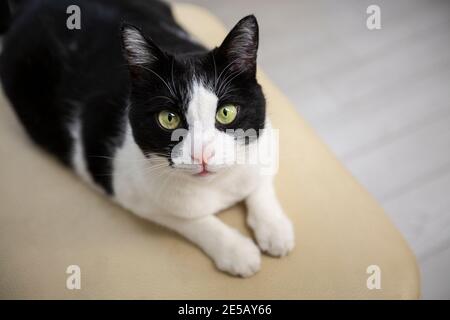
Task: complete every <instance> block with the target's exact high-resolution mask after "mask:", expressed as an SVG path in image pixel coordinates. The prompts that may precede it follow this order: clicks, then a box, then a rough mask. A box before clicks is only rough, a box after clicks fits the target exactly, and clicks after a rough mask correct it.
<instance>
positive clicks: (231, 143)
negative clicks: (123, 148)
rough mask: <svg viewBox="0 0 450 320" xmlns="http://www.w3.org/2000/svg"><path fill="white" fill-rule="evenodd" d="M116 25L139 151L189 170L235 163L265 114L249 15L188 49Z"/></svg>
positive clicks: (206, 170) (196, 171)
mask: <svg viewBox="0 0 450 320" xmlns="http://www.w3.org/2000/svg"><path fill="white" fill-rule="evenodd" d="M122 32H123V44H124V49H125V50H124V52H125V56H126V60H127V62H128V66H129V70H130V75H131V93H130V107H129V120H130V125H131V128H132V133H133V137H134V140H135V142H136V143H137V145H138V146H139V147H140V148H141V150H142V151H143V153H144V154H145V155H146V156H147V157H149V158H152V157H160V158H164V159H166V160H167V163H168V164H169V165H170V166H171V167H172V168H174V169H176V170H180V171H182V172H185V173H187V174H189V175H193V176H206V175H211V174H213V173H216V172H218V171H220V170H222V169H223V168H228V167H230V166H233V165H235V164H236V160H237V156H238V155H239V154H241V153H242V152H243V151H245V150H247V152H248V150H249V148H248V146H249V145H251V144H252V143H254V141H253V140H256V139H257V138H258V133H259V130H261V129H263V128H264V126H265V120H266V119H265V117H266V110H265V109H266V108H265V99H264V95H263V93H262V90H261V87H260V85H259V84H258V82H257V80H256V57H257V50H258V24H257V21H256V18H255V17H254V16H248V17H245V18H243V19H242V20H241V21H239V22H238V23H237V25H236V26H235V27H234V28H233V29H232V30H231V32H230V33H229V34H228V35H227V37H226V38H225V40H224V41H223V43H222V44H221V45H220V46H219V47H217V48H215V49H213V50H212V51H209V52H201V53H198V54H189V55H177V56H174V55H171V54H169V53H166V52H163V51H162V50H161V49H160V48H159V47H158V45H157V44H156V43H154V42H153V41H152V40H151V39H149V38H148V37H147V36H146V35H145V34H143V33H142V32H141V31H140V30H139V29H137V28H135V27H132V26H130V25H125V26H124V27H123V31H122Z"/></svg>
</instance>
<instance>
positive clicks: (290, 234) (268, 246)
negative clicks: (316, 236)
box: [248, 214, 295, 257]
mask: <svg viewBox="0 0 450 320" xmlns="http://www.w3.org/2000/svg"><path fill="white" fill-rule="evenodd" d="M248 224H249V225H250V226H251V227H252V229H253V231H254V233H255V237H256V241H257V242H258V245H259V247H260V248H261V250H262V251H264V252H265V253H268V254H270V255H272V256H276V257H282V256H286V255H287V254H288V253H289V252H290V251H292V249H294V245H295V239H294V229H293V227H292V222H291V221H290V220H289V219H288V218H287V217H286V216H285V215H284V214H283V215H277V216H274V217H271V216H269V215H268V216H265V217H264V219H258V218H257V216H256V215H252V214H249V218H248Z"/></svg>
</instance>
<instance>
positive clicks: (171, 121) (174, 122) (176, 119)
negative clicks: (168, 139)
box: [158, 110, 181, 130]
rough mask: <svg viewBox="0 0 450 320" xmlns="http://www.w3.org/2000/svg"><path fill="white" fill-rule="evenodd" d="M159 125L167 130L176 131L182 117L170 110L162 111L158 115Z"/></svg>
mask: <svg viewBox="0 0 450 320" xmlns="http://www.w3.org/2000/svg"><path fill="white" fill-rule="evenodd" d="M158 121H159V124H160V125H161V126H162V127H163V128H164V129H167V130H174V129H176V128H178V126H179V125H180V122H181V120H180V116H179V115H177V114H176V113H174V112H172V111H168V110H164V111H161V112H160V113H159V114H158Z"/></svg>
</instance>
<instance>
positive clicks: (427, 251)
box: [184, 0, 450, 299]
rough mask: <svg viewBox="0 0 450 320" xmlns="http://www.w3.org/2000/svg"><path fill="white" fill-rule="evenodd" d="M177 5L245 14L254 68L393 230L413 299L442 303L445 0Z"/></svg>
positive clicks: (448, 44)
mask: <svg viewBox="0 0 450 320" xmlns="http://www.w3.org/2000/svg"><path fill="white" fill-rule="evenodd" d="M184 1H185V2H192V3H196V4H200V5H202V6H204V7H206V8H209V9H210V10H211V11H212V12H213V13H214V14H215V15H217V16H218V17H220V18H221V19H222V20H223V21H224V22H225V24H226V25H227V26H228V27H232V26H233V25H234V23H235V22H237V21H238V20H239V19H240V18H241V17H242V16H244V15H246V14H249V13H254V14H256V16H257V18H258V19H259V22H260V28H261V49H260V60H259V61H260V64H261V65H262V67H263V68H264V69H265V71H266V72H267V73H268V74H269V75H270V76H271V78H272V79H273V80H274V81H275V82H276V83H277V84H278V85H279V86H280V87H281V88H282V89H283V91H284V92H285V93H286V94H287V95H288V96H289V97H290V98H291V100H292V101H293V102H294V103H295V104H296V106H297V108H298V111H299V112H300V113H301V114H302V116H303V117H305V118H306V119H307V120H308V121H309V123H310V124H311V125H312V126H313V127H314V128H315V129H316V130H317V132H318V133H319V135H320V136H321V137H322V138H323V140H324V141H325V142H326V143H328V145H329V146H330V147H331V149H332V150H333V151H334V152H335V153H336V154H337V156H338V157H339V158H340V159H341V161H342V162H343V163H344V164H345V166H346V167H347V168H348V169H349V170H350V171H351V172H352V173H353V174H354V175H355V176H356V177H357V179H358V180H359V181H360V182H361V183H362V184H363V185H364V186H365V187H366V188H367V189H368V190H369V191H370V192H371V193H372V194H373V195H374V196H375V197H376V198H377V199H378V200H379V201H380V203H381V204H382V205H383V206H384V208H385V209H386V211H387V212H388V214H389V215H390V217H391V218H392V220H393V221H394V223H395V224H396V225H397V227H398V228H399V229H400V230H401V232H402V233H403V234H404V236H405V237H406V239H407V240H408V242H409V243H410V245H411V247H412V249H413V250H414V252H415V253H416V255H417V257H418V261H419V264H420V268H421V272H422V282H423V283H422V291H423V297H424V298H447V299H450V1H445V0H441V1H438V0H431V1H430V0H421V1H419V0H395V1H394V0H391V1H389V0H370V1H367V0H339V1H337V0H334V1H333V0H320V1H318V0H281V1H270V0H245V1H243V0H227V1H211V0H210V1H206V0H184ZM370 4H378V5H379V6H380V7H381V22H382V29H381V30H377V31H369V30H368V29H367V28H366V23H365V21H366V18H367V15H366V8H367V7H368V6H369V5H370Z"/></svg>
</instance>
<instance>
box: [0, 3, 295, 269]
mask: <svg viewBox="0 0 450 320" xmlns="http://www.w3.org/2000/svg"><path fill="white" fill-rule="evenodd" d="M12 2H14V1H12ZM70 5H76V6H78V7H79V8H80V12H81V16H80V18H81V25H80V26H81V29H79V30H70V29H68V28H67V27H66V20H67V17H68V15H67V13H66V10H67V7H68V6H70ZM258 36H259V31H258V23H257V20H256V18H255V17H254V16H253V15H250V16H247V17H245V18H243V19H242V20H240V21H239V22H238V23H237V24H236V25H235V27H234V28H233V29H232V30H231V31H230V32H229V33H228V35H227V36H226V38H225V39H224V40H223V42H222V43H221V44H220V46H218V47H216V48H214V49H212V50H208V49H206V48H205V47H204V46H202V45H201V44H199V43H198V42H197V41H196V40H195V39H194V38H193V37H192V36H191V35H189V34H188V33H187V32H186V31H185V30H183V29H182V28H181V27H180V26H179V25H178V24H177V22H176V21H175V19H174V17H173V15H172V12H171V9H170V6H169V5H167V4H165V3H163V2H159V1H148V0H123V1H119V0H54V1H51V0H21V1H19V2H18V3H17V5H15V6H14V10H12V15H11V21H10V25H9V26H8V31H7V32H6V34H5V38H4V47H3V52H2V54H1V56H0V78H1V80H2V85H3V89H4V92H5V94H6V96H7V97H8V98H9V100H10V102H11V105H12V107H13V109H14V110H15V113H16V114H17V116H18V118H19V120H20V121H21V123H22V124H23V126H24V128H25V130H26V132H27V133H28V135H29V137H30V138H31V140H32V141H34V142H35V143H36V144H37V145H39V146H40V147H42V148H43V149H45V150H46V151H48V152H49V153H50V154H52V155H53V156H55V157H56V158H57V159H58V160H59V161H60V162H61V163H62V164H63V165H65V166H67V167H69V168H71V169H73V170H74V171H75V172H76V173H77V174H78V175H79V176H80V177H81V178H82V179H83V180H85V181H86V182H87V183H89V184H90V185H91V186H94V187H95V188H96V189H98V190H100V191H101V192H103V193H104V194H105V195H107V196H108V197H110V198H111V199H112V200H113V201H115V202H117V203H118V204H119V205H121V206H122V207H124V208H125V209H128V210H129V211H131V212H133V213H134V214H136V215H138V216H140V217H142V218H145V219H147V220H150V221H153V222H154V223H157V224H159V225H162V226H164V227H166V228H169V229H171V230H173V231H175V232H177V233H179V234H180V235H182V236H184V237H185V238H186V239H188V240H190V241H191V242H193V243H194V244H196V245H197V246H198V247H199V248H201V249H202V250H203V251H204V252H205V253H206V254H207V255H208V256H209V257H210V258H211V259H212V260H213V261H214V263H215V265H216V266H217V268H218V269H220V270H222V271H224V272H227V273H229V274H232V275H235V276H240V277H249V276H252V275H253V274H255V273H256V272H257V271H259V270H260V265H261V251H263V252H265V253H267V254H270V255H272V256H280V257H281V256H285V255H287V254H288V253H289V252H290V251H291V250H292V249H293V247H294V242H295V241H294V232H293V227H292V223H291V222H290V220H289V218H288V217H287V216H286V215H285V213H284V212H283V209H282V207H281V205H280V203H279V201H278V200H277V197H276V194H275V191H274V187H273V177H274V173H271V174H267V173H266V174H262V172H261V170H260V169H261V165H260V164H258V163H256V164H255V163H240V162H238V161H236V154H243V153H245V152H247V153H249V154H250V156H251V155H254V153H255V152H257V151H256V150H258V149H262V150H268V144H269V143H270V140H271V139H270V138H269V133H268V130H270V129H271V125H270V121H269V119H268V118H267V116H266V101H265V98H264V94H263V91H262V88H261V86H260V85H259V84H258V82H257V79H256V69H257V51H258V41H259V40H258ZM239 130H241V131H239ZM252 130H253V131H252ZM248 131H252V132H255V133H256V134H254V135H253V138H251V139H247V138H248V137H244V139H240V137H241V136H240V135H239V134H238V132H248ZM176 132H181V134H179V136H178V137H177V138H175V139H174V134H175V133H176ZM230 155H231V156H230ZM268 157H269V158H270V157H271V158H273V157H274V154H269V155H268ZM230 159H231V161H230ZM240 201H244V202H245V204H246V207H247V211H248V212H247V223H248V225H249V226H250V227H251V229H252V230H253V232H254V236H255V240H256V243H257V245H256V244H255V242H254V241H253V240H252V239H250V238H248V237H246V236H244V235H243V234H241V233H240V232H238V231H237V230H235V229H233V228H231V227H229V226H228V225H226V224H225V223H223V222H222V221H221V220H219V218H217V217H216V214H217V213H218V212H220V211H221V210H223V209H226V208H228V207H231V206H233V205H234V204H236V203H238V202H240ZM258 246H259V248H258Z"/></svg>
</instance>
